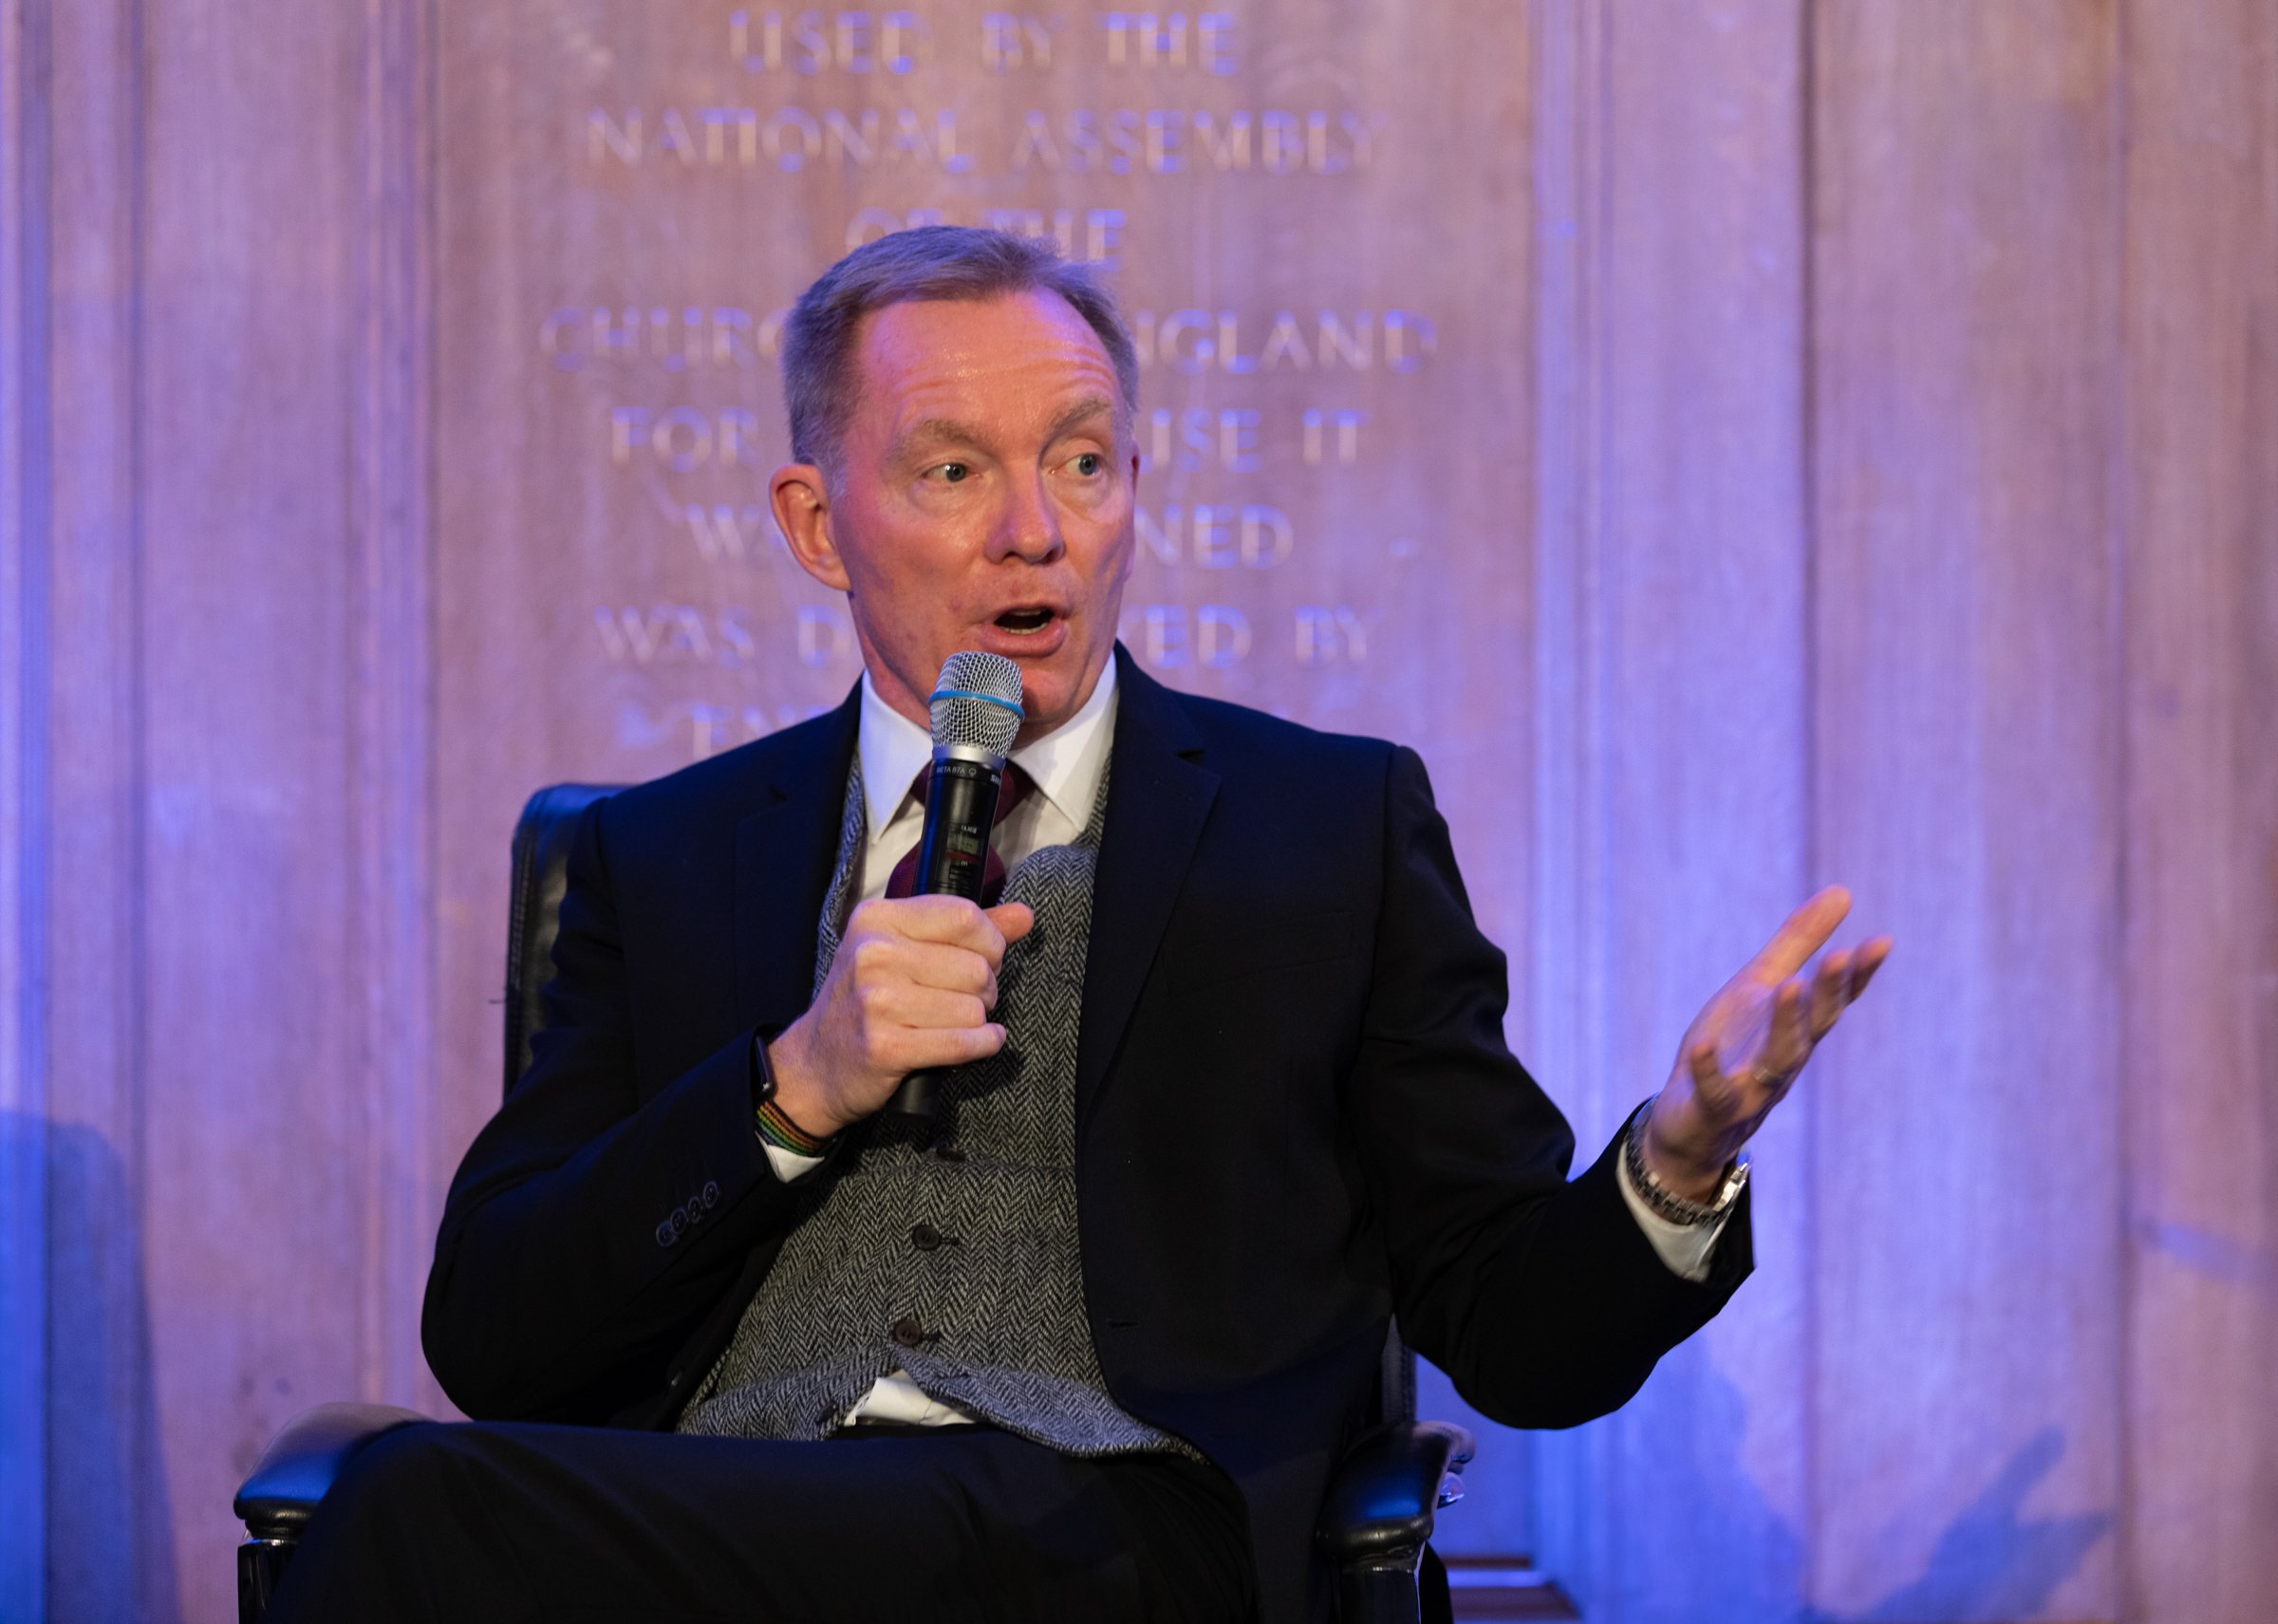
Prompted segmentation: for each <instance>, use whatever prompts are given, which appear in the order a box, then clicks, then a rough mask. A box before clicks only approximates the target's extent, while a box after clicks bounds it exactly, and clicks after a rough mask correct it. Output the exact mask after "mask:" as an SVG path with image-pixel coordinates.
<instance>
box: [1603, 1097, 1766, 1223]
mask: <svg viewBox="0 0 2278 1624" xmlns="http://www.w3.org/2000/svg"><path fill="white" fill-rule="evenodd" d="M1660 1097H1661V1096H1660V1095H1658V1094H1655V1095H1654V1096H1653V1099H1659V1098H1660ZM1653 1099H1649V1100H1647V1101H1646V1102H1645V1103H1644V1104H1643V1105H1641V1106H1639V1107H1638V1108H1637V1110H1636V1111H1634V1113H1633V1114H1632V1115H1631V1117H1630V1122H1629V1126H1628V1127H1627V1128H1625V1129H1622V1136H1623V1139H1624V1144H1623V1145H1622V1148H1621V1162H1622V1166H1623V1167H1627V1168H1628V1169H1629V1174H1630V1183H1631V1185H1633V1186H1634V1187H1635V1189H1636V1191H1637V1193H1638V1194H1639V1195H1640V1196H1642V1197H1644V1198H1645V1204H1646V1205H1648V1206H1650V1207H1652V1209H1653V1211H1655V1212H1656V1213H1658V1214H1660V1215H1661V1216H1662V1217H1663V1218H1666V1219H1668V1220H1669V1221H1670V1222H1671V1223H1685V1224H1699V1223H1715V1222H1716V1220H1718V1219H1720V1218H1722V1217H1724V1216H1725V1214H1727V1212H1730V1211H1731V1210H1732V1204H1733V1203H1734V1202H1736V1201H1738V1200H1739V1199H1740V1192H1741V1191H1742V1190H1744V1189H1746V1188H1747V1185H1748V1163H1747V1158H1746V1157H1745V1156H1735V1157H1734V1158H1733V1159H1732V1160H1731V1162H1730V1163H1729V1164H1728V1165H1727V1167H1726V1168H1725V1182H1724V1183H1723V1184H1721V1185H1717V1187H1716V1194H1715V1195H1713V1196H1711V1197H1710V1198H1709V1200H1708V1201H1705V1202H1700V1201H1687V1200H1686V1199H1685V1198H1684V1197H1683V1196H1681V1195H1679V1194H1677V1192H1676V1191H1675V1190H1672V1189H1671V1188H1670V1187H1669V1186H1668V1185H1665V1184H1663V1183H1662V1182H1661V1181H1660V1180H1659V1179H1656V1178H1655V1177H1653V1170H1652V1168H1651V1167H1647V1166H1646V1162H1645V1119H1646V1117H1647V1116H1648V1115H1650V1114H1651V1113H1652V1109H1653Z"/></svg>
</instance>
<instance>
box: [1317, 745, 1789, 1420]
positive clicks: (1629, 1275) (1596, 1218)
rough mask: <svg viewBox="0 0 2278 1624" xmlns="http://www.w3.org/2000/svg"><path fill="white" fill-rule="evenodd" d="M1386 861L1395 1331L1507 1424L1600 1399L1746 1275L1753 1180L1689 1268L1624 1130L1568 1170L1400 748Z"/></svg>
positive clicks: (1380, 1139)
mask: <svg viewBox="0 0 2278 1624" xmlns="http://www.w3.org/2000/svg"><path fill="white" fill-rule="evenodd" d="M1384 877H1385V891H1384V897H1383V902H1382V905H1381V909H1380V913H1379V917H1378V923H1377V936H1376V943H1375V962H1374V967H1373V971H1372V984H1371V988H1370V994H1369V999H1368V1006H1367V1014H1366V1016H1365V1018H1364V1024H1363V1031H1362V1036H1361V1047H1360V1055H1359V1061H1358V1065H1357V1067H1356V1069H1355V1072H1354V1087H1353V1093H1352V1099H1353V1101H1354V1111H1355V1112H1356V1113H1357V1117H1358V1125H1359V1128H1360V1132H1361V1138H1360V1143H1361V1145H1362V1146H1363V1147H1364V1152H1363V1154H1364V1158H1365V1162H1366V1166H1367V1168H1368V1178H1369V1183H1370V1193H1371V1197H1372V1204H1374V1206H1375V1207H1376V1210H1377V1211H1378V1212H1379V1213H1380V1214H1382V1216H1383V1223H1384V1225H1385V1231H1386V1241H1387V1248H1388V1252H1389V1255H1390V1259H1391V1272H1392V1286H1393V1293H1394V1300H1395V1303H1396V1305H1397V1313H1398V1315H1399V1320H1400V1329H1401V1334H1402V1335H1403V1336H1404V1337H1405V1338H1406V1339H1407V1340H1408V1342H1409V1343H1410V1346H1412V1347H1414V1348H1415V1349H1416V1350H1417V1351H1418V1352H1419V1353H1423V1354H1424V1355H1425V1356H1426V1357H1427V1358H1428V1359H1430V1360H1431V1361H1432V1362H1433V1363H1434V1364H1436V1365H1438V1366H1439V1367H1440V1368H1441V1369H1442V1370H1444V1371H1446V1372H1447V1374H1448V1375H1449V1377H1450V1378H1451V1379H1452V1380H1453V1381H1454V1383H1455V1385H1456V1389H1457V1391H1459V1392H1461V1393H1462V1394H1463V1396H1464V1398H1465V1400H1466V1402H1467V1403H1469V1404H1470V1405H1472V1406H1473V1408H1475V1409H1478V1410H1480V1411H1481V1412H1482V1413H1483V1414H1485V1415H1487V1416H1490V1417H1492V1418H1493V1419H1495V1420H1497V1421H1500V1422H1503V1423H1504V1424H1505V1425H1508V1426H1514V1427H1566V1426H1572V1425H1574V1424H1576V1423H1578V1422H1581V1421H1587V1420H1589V1419H1591V1418H1592V1417H1594V1416H1597V1415H1602V1414H1605V1413H1606V1412H1608V1411H1609V1410H1612V1409H1616V1408H1618V1407H1619V1406H1620V1405H1621V1404H1622V1403H1624V1402H1625V1401H1626V1400H1627V1399H1628V1398H1629V1397H1630V1396H1631V1395H1632V1394H1633V1393H1634V1392H1635V1391H1637V1389H1638V1388H1639V1387H1640V1386H1641V1385H1642V1384H1643V1383H1644V1381H1645V1378H1646V1376H1647V1375H1648V1374H1650V1373H1651V1372H1652V1368H1653V1365H1654V1363H1655V1362H1656V1361H1657V1360H1658V1359H1659V1358H1660V1356H1661V1355H1662V1354H1663V1353H1666V1352H1668V1350H1669V1349H1671V1348H1672V1347H1674V1346H1675V1345H1676V1344H1677V1343H1678V1342H1680V1341H1682V1340H1683V1339H1684V1338H1685V1337H1687V1336H1688V1335H1691V1334H1692V1332H1694V1331H1695V1330H1697V1329H1699V1328H1700V1327H1701V1326H1702V1325H1703V1324H1705V1323H1707V1321H1708V1320H1709V1317H1710V1316H1712V1315H1714V1314H1715V1313H1716V1311H1717V1310H1718V1309H1719V1308H1720V1307H1722V1306H1723V1304H1724V1302H1725V1300H1726V1299H1727V1297H1730V1296H1731V1294H1732V1292H1733V1290H1734V1289H1735V1288H1736V1287H1737V1286H1738V1285H1739V1283H1740V1281H1741V1279H1743V1278H1745V1276H1746V1274H1747V1272H1748V1268H1749V1247H1748V1227H1747V1214H1746V1209H1745V1203H1746V1196H1745V1194H1744V1196H1743V1198H1742V1203H1743V1205H1742V1207H1741V1209H1740V1210H1736V1211H1735V1212H1734V1214H1733V1216H1732V1217H1731V1219H1730V1220H1729V1221H1728V1223H1727V1225H1726V1228H1725V1232H1724V1234H1723V1236H1722V1237H1721V1239H1720V1240H1719V1241H1718V1244H1717V1249H1716V1253H1715V1258H1714V1260H1713V1262H1712V1265H1711V1267H1710V1270H1709V1278H1708V1279H1706V1280H1704V1281H1699V1282H1695V1281H1691V1280H1687V1279H1681V1278H1680V1277H1678V1276H1677V1275H1675V1274H1673V1273H1671V1271H1670V1270H1669V1269H1668V1268H1667V1267H1666V1266H1664V1264H1663V1263H1662V1261H1661V1260H1660V1258H1659V1256H1658V1255H1657V1254H1656V1253H1655V1252H1654V1250H1653V1248H1652V1242H1651V1241H1648V1240H1647V1238H1646V1236H1645V1235H1644V1233H1643V1232H1642V1231H1641V1230H1640V1229H1639V1227H1638V1225H1637V1223H1636V1221H1635V1220H1634V1218H1633V1217H1632V1216H1631V1213H1630V1211H1629V1208H1628V1206H1627V1205H1626V1204H1625V1203H1624V1202H1623V1199H1622V1195H1621V1189H1620V1185H1619V1184H1618V1183H1617V1182H1616V1181H1617V1178H1618V1164H1619V1157H1620V1151H1619V1140H1618V1138H1617V1139H1616V1141H1615V1144H1614V1145H1613V1146H1611V1147H1609V1148H1607V1150H1606V1152H1605V1153H1604V1154H1602V1155H1600V1156H1599V1157H1598V1158H1597V1160H1596V1162H1595V1163H1593V1164H1592V1165H1591V1167H1589V1168H1588V1170H1587V1171H1585V1172H1584V1173H1583V1174H1582V1175H1581V1176H1580V1177H1579V1178H1578V1179H1575V1180H1573V1181H1572V1182H1569V1181H1568V1180H1567V1178H1566V1176H1565V1175H1566V1170H1567V1167H1568V1166H1569V1165H1570V1163H1571V1161H1572V1158H1573V1153H1574V1136H1573V1133H1572V1130H1571V1129H1569V1128H1568V1127H1567V1125H1566V1122H1565V1119H1564V1118H1563V1117H1562V1116H1561V1115H1560V1114H1559V1111H1558V1108H1557V1107H1555V1106H1554V1105H1552V1104H1551V1102H1550V1100H1549V1099H1548V1098H1547V1097H1546V1096H1545V1095H1544V1094H1543V1092H1542V1091H1541V1090H1540V1088H1538V1087H1537V1086H1536V1085H1535V1082H1534V1080H1533V1079H1532V1078H1531V1077H1529V1076H1528V1075H1527V1073H1526V1071H1525V1069H1524V1068H1523V1067H1522V1066H1521V1065H1520V1063H1519V1062H1518V1061H1517V1060H1516V1059H1515V1058H1513V1057H1512V1055H1511V1054H1510V1051H1509V1049H1508V1048H1507V1046H1506V1045H1505V1043H1504V1041H1503V1011H1504V1007H1505V1004H1506V1001H1507V991H1506V987H1507V982H1506V976H1505V969H1504V961H1503V954H1502V953H1501V952H1500V951H1499V950H1498V949H1497V948H1496V947H1495V945H1494V944H1493V943H1490V942H1489V941H1487V939H1486V938H1485V937H1484V935H1482V934H1481V932H1480V930H1479V927H1478V925H1477V924H1476V923H1475V922H1474V921H1473V919H1472V917H1471V908H1470V904H1469V902H1468V900H1467V899H1466V895H1465V892H1464V886H1463V880H1462V878H1461V876H1460V875H1459V874H1458V872H1457V870H1456V866H1455V856H1454V852H1453V849H1451V847H1450V845H1449V842H1448V837H1447V824H1446V822H1445V820H1443V819H1442V818H1441V816H1440V814H1439V812H1438V809H1437V808H1436V807H1435V806H1434V805H1433V804H1432V797H1431V786H1430V783H1429V781H1428V778H1427V776H1426V775H1425V771H1424V764H1423V762H1422V761H1421V760H1420V759H1419V758H1418V757H1417V756H1416V755H1415V753H1414V752H1413V751H1410V750H1407V749H1396V750H1394V751H1393V752H1392V754H1391V759H1390V763H1389V765H1388V768H1387V776H1386V784H1385V867H1384Z"/></svg>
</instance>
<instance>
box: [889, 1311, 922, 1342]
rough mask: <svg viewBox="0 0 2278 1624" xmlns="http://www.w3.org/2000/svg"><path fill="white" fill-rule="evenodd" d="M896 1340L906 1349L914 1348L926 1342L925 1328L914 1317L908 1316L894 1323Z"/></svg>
mask: <svg viewBox="0 0 2278 1624" xmlns="http://www.w3.org/2000/svg"><path fill="white" fill-rule="evenodd" d="M894 1340H895V1341H897V1342H899V1343H901V1344H902V1346H903V1347H905V1348H914V1347H916V1346H917V1345H918V1344H919V1343H921V1342H923V1341H924V1340H925V1328H924V1326H923V1325H920V1324H919V1323H918V1322H917V1319H916V1317H915V1316H911V1315H907V1314H906V1315H904V1316H902V1317H901V1318H899V1319H897V1320H895V1321H894Z"/></svg>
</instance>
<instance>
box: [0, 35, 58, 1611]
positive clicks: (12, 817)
mask: <svg viewBox="0 0 2278 1624" xmlns="http://www.w3.org/2000/svg"><path fill="white" fill-rule="evenodd" d="M47 62H48V58H47V29H46V9H45V7H43V6H41V5H39V4H37V3H35V4H33V5H31V6H30V7H28V8H27V7H26V6H25V5H23V4H22V3H21V0H0V1528H7V1529H10V1530H13V1531H14V1533H13V1535H12V1537H10V1538H9V1539H7V1540H0V1617H8V1618H40V1617H45V1616H46V1615H47V1540H46V1538H45V1532H46V1528H47V1403H46V1398H47V1154H46V1148H47V1147H46V1134H45V1131H44V1128H45V1120H46V1111H47V1097H46V1096H47V1054H46V1050H47V1043H46V1020H45V1016H46V1009H45V1002H46V995H45V982H46V930H45V924H46V918H47V569H48V515H47V201H48V194H47V117H48V114H47Z"/></svg>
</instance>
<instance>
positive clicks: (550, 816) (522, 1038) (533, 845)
mask: <svg viewBox="0 0 2278 1624" xmlns="http://www.w3.org/2000/svg"><path fill="white" fill-rule="evenodd" d="M624 787H625V786H624V785H622V784H549V785H548V786H547V787H546V788H545V789H542V790H540V791H539V792H538V793H536V794H534V795H532V796H531V797H530V799H529V800H528V801H526V802H525V803H523V807H522V816H521V818H520V819H519V821H517V822H516V823H515V825H514V854H513V871H514V872H513V903H512V905H511V907H510V908H509V911H508V914H507V938H506V1087H505V1092H508V1093H511V1092H513V1087H514V1084H515V1083H516V1082H518V1081H519V1080H520V1079H521V1076H522V1073H524V1072H526V1071H528V1070H529V1069H530V1040H531V1037H532V1035H534V1034H535V1033H536V1032H537V1030H538V1027H539V1025H540V1024H541V1021H540V1017H539V1013H538V991H539V989H540V988H542V987H544V986H545V984H546V979H547V978H548V977H549V976H551V975H552V974H553V939H554V936H555V934H556V933H557V932H558V931H559V930H560V929H561V924H562V892H563V890H564V889H565V888H566V887H567V886H568V884H569V870H570V835H571V834H572V832H573V831H575V830H576V828H577V820H578V818H579V816H580V815H581V814H582V813H583V812H585V810H586V809H587V808H588V807H589V806H591V805H592V804H593V803H594V802H595V801H597V800H600V799H601V798H602V797H603V796H605V795H610V794H614V793H617V792H618V791H619V790H621V789H623V788H624ZM1415 1415H1416V1355H1415V1354H1414V1353H1412V1352H1410V1349H1409V1348H1408V1347H1407V1345H1406V1344H1404V1343H1403V1342H1402V1341H1401V1340H1400V1328H1399V1326H1397V1325H1394V1326H1392V1327H1391V1328H1390V1329H1389V1330H1388V1331H1387V1332H1386V1334H1385V1338H1384V1353H1383V1355H1382V1357H1381V1359H1380V1361H1379V1362H1378V1364H1377V1367H1376V1418H1377V1419H1378V1420H1379V1421H1412V1420H1414V1419H1415Z"/></svg>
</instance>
